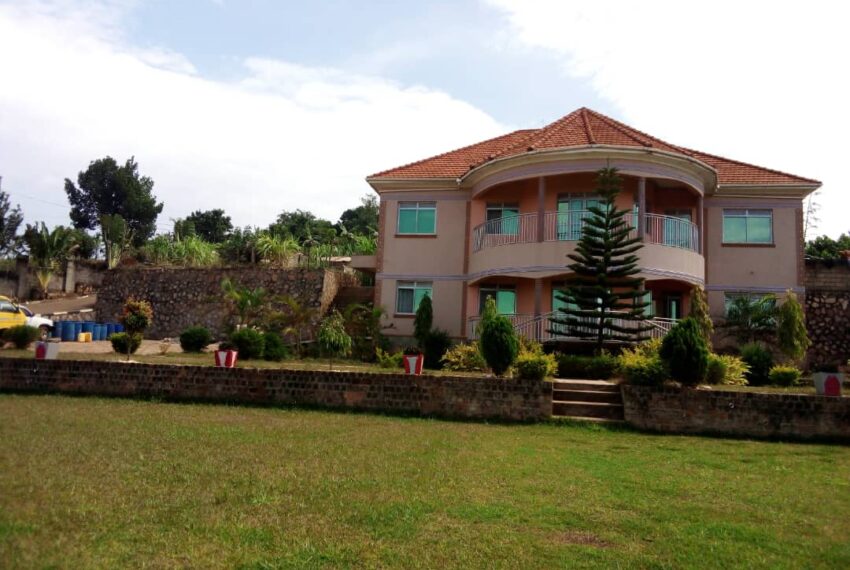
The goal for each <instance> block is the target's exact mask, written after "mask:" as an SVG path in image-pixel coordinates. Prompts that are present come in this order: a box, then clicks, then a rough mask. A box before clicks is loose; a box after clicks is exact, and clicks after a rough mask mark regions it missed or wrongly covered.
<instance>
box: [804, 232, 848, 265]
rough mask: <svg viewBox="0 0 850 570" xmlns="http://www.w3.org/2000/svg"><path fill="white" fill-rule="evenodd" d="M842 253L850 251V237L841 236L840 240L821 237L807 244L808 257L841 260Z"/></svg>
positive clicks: (846, 235)
mask: <svg viewBox="0 0 850 570" xmlns="http://www.w3.org/2000/svg"><path fill="white" fill-rule="evenodd" d="M842 251H850V235H848V234H841V235H840V236H838V239H837V240H836V239H832V238H831V237H829V236H820V237H818V238H815V239H813V240H810V241H809V242H808V243H807V244H806V255H808V256H810V257H816V258H818V259H839V258H840V257H841V252H842Z"/></svg>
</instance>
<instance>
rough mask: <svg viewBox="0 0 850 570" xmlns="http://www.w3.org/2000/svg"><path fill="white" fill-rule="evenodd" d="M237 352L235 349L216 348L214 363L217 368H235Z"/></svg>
mask: <svg viewBox="0 0 850 570" xmlns="http://www.w3.org/2000/svg"><path fill="white" fill-rule="evenodd" d="M238 354H239V353H238V352H236V351H235V350H216V351H215V365H216V367H217V368H236V357H237V355H238Z"/></svg>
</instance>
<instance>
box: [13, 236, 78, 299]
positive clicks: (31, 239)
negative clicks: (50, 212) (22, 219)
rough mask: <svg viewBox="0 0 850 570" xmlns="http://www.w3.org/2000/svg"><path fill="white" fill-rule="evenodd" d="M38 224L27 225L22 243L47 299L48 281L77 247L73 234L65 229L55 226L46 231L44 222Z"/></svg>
mask: <svg viewBox="0 0 850 570" xmlns="http://www.w3.org/2000/svg"><path fill="white" fill-rule="evenodd" d="M40 224H41V225H40V226H39V224H38V223H36V224H35V225H32V226H31V225H29V224H27V229H26V231H25V232H24V241H25V242H26V244H27V248H28V249H29V256H30V259H29V262H30V265H32V266H33V267H34V268H35V275H36V278H38V283H39V285H41V290H42V292H43V293H44V296H45V297H47V287H48V285H49V284H50V279H51V278H52V277H53V274H54V273H56V272H57V271H58V270H59V269H60V267H61V265H62V262H64V261H65V260H66V259H67V258H68V256H69V255H70V253H71V252H72V251H73V250H74V249H75V248H76V247H77V246H76V245H75V244H74V239H73V233H72V232H70V231H69V230H68V229H67V228H65V227H63V226H56V227H55V228H53V230H52V231H48V229H47V226H46V225H45V224H44V222H40Z"/></svg>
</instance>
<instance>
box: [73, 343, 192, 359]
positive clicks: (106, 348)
mask: <svg viewBox="0 0 850 570" xmlns="http://www.w3.org/2000/svg"><path fill="white" fill-rule="evenodd" d="M162 344H163V343H162V342H161V341H158V340H143V341H142V346H140V347H139V350H137V351H136V354H141V355H148V354H162V350H161V348H160V347H161V346H162ZM167 344H168V354H177V353H180V352H183V350H182V349H181V348H180V343H179V342H177V340H176V339H175V340H174V342H172V343H167ZM60 350H61V351H62V352H68V353H74V354H109V353H111V352H113V350H112V343H111V342H109V341H108V340H102V341H98V342H63V343H62V348H61V349H60Z"/></svg>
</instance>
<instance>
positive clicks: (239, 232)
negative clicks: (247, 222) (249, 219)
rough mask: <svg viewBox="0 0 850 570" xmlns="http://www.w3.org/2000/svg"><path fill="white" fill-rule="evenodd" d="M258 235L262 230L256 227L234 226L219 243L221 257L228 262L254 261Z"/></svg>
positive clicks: (255, 260) (255, 259)
mask: <svg viewBox="0 0 850 570" xmlns="http://www.w3.org/2000/svg"><path fill="white" fill-rule="evenodd" d="M260 235H262V232H261V231H260V230H258V229H256V228H251V227H246V228H236V229H235V230H233V231H232V232H230V235H228V236H227V239H226V240H224V243H222V244H221V247H220V250H219V251H220V253H221V257H222V259H224V260H225V261H227V262H230V263H256V262H257V240H258V239H259V237H260Z"/></svg>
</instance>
